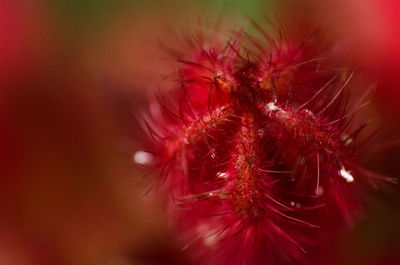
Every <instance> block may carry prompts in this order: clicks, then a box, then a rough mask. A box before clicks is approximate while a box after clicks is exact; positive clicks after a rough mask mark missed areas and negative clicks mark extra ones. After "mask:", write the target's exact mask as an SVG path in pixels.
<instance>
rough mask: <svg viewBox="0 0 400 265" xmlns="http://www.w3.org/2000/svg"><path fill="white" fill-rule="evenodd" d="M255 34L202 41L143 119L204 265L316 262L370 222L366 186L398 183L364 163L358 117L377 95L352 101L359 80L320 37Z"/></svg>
mask: <svg viewBox="0 0 400 265" xmlns="http://www.w3.org/2000/svg"><path fill="white" fill-rule="evenodd" d="M255 27H256V29H257V30H258V31H259V33H261V35H262V36H263V37H262V39H260V38H256V37H252V36H250V35H248V34H245V33H243V32H239V33H237V34H235V35H234V38H233V39H230V40H227V41H226V42H223V41H219V40H215V39H212V40H211V41H210V40H206V39H205V38H204V36H203V35H202V34H198V35H195V36H192V38H190V40H189V41H187V42H188V43H189V45H188V46H189V47H190V49H189V52H187V54H186V55H184V56H180V57H179V58H177V60H178V62H179V67H178V71H177V72H176V76H177V80H176V82H175V84H176V85H175V87H173V88H171V89H169V90H167V91H166V92H164V93H162V94H161V95H159V97H158V98H157V100H154V101H152V102H151V103H150V115H149V116H147V115H145V116H144V118H143V127H144V128H145V130H146V131H147V133H148V134H149V135H150V136H151V138H152V140H153V144H152V145H151V147H150V148H149V149H150V151H151V152H152V153H153V155H154V157H155V158H156V161H157V163H156V165H157V167H158V168H159V170H160V172H161V174H160V175H161V180H162V187H164V188H165V189H166V190H167V193H168V194H169V195H170V196H169V198H170V203H169V209H170V211H171V216H173V220H174V222H175V224H176V226H177V227H178V229H180V231H181V234H182V239H183V241H184V242H185V244H186V246H185V249H188V250H190V249H191V251H193V252H194V253H196V255H198V257H200V259H201V260H202V261H203V262H204V264H266V263H268V264H283V263H285V262H286V263H291V264H292V262H296V264H298V263H307V253H308V251H309V249H312V248H313V245H315V244H316V242H315V241H316V240H318V238H319V237H321V235H324V233H325V230H327V229H328V228H327V227H329V225H330V222H338V223H341V222H343V223H347V224H352V222H353V219H354V217H355V216H357V214H359V213H360V212H362V209H363V207H362V193H363V191H364V190H365V188H366V187H367V186H375V185H376V182H377V181H386V182H388V181H389V182H394V181H393V180H392V179H389V178H386V177H384V176H380V175H378V174H375V173H373V172H371V171H369V170H368V169H366V168H365V167H364V166H362V165H361V164H360V163H359V161H358V158H359V156H360V152H362V151H363V150H364V148H365V142H364V141H359V140H358V137H359V135H360V133H361V132H362V131H363V129H364V128H365V125H366V124H357V123H355V122H354V121H353V117H354V115H356V114H357V112H358V111H359V110H360V109H361V108H362V107H363V106H364V105H365V102H366V98H367V96H368V94H369V93H370V92H371V89H370V88H368V89H365V92H364V93H363V94H362V95H361V96H359V99H358V100H357V101H356V102H354V101H352V100H350V99H349V94H350V93H349V90H350V88H349V86H350V85H351V84H350V83H351V80H352V77H353V76H354V72H352V71H344V70H343V69H342V68H339V67H334V66H331V65H330V62H329V57H330V56H331V54H330V49H329V47H327V45H324V44H322V42H321V41H320V40H319V39H318V36H316V35H318V34H315V35H312V36H310V37H308V38H305V39H304V40H302V41H298V40H297V39H296V38H294V37H291V34H290V32H289V31H288V30H287V29H285V30H281V31H279V33H278V34H276V35H278V36H279V37H273V35H272V34H269V33H268V32H267V31H265V30H263V29H262V28H261V27H259V26H258V25H255ZM183 52H185V51H183ZM331 217H334V218H331ZM329 219H332V220H334V221H326V220H329Z"/></svg>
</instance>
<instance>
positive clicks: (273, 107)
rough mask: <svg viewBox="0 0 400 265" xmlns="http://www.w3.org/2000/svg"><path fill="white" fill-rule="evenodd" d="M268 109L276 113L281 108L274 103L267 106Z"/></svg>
mask: <svg viewBox="0 0 400 265" xmlns="http://www.w3.org/2000/svg"><path fill="white" fill-rule="evenodd" d="M267 108H268V110H269V111H275V110H279V109H280V108H279V107H278V106H276V105H275V103H274V102H270V103H268V104H267Z"/></svg>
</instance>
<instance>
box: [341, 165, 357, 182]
mask: <svg viewBox="0 0 400 265" xmlns="http://www.w3.org/2000/svg"><path fill="white" fill-rule="evenodd" d="M340 175H341V176H342V177H343V178H344V179H345V180H346V182H353V181H354V177H353V176H352V175H351V173H350V172H349V171H347V170H346V169H345V168H344V167H342V169H341V170H340Z"/></svg>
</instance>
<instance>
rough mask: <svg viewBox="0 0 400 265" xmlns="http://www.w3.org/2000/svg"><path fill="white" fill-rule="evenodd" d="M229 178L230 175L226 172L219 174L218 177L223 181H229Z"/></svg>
mask: <svg viewBox="0 0 400 265" xmlns="http://www.w3.org/2000/svg"><path fill="white" fill-rule="evenodd" d="M228 176H229V174H228V173H226V172H218V173H217V177H219V178H222V179H227V178H228Z"/></svg>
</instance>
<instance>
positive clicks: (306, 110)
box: [304, 109, 314, 116]
mask: <svg viewBox="0 0 400 265" xmlns="http://www.w3.org/2000/svg"><path fill="white" fill-rule="evenodd" d="M304 112H305V113H307V114H308V115H310V116H314V113H313V112H312V111H311V110H309V109H304Z"/></svg>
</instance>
